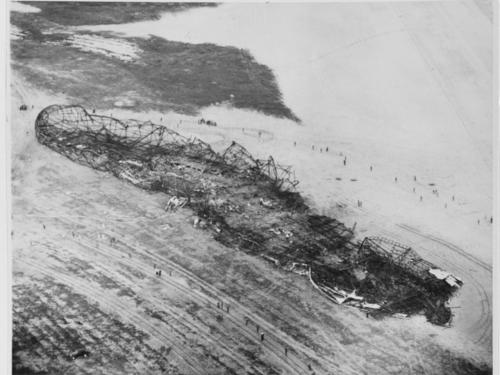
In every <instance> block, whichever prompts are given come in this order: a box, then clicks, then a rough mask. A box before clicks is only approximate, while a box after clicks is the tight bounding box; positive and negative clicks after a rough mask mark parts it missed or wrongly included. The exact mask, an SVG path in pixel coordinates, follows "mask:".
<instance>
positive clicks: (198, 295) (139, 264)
mask: <svg viewBox="0 0 500 375" xmlns="http://www.w3.org/2000/svg"><path fill="white" fill-rule="evenodd" d="M54 219H55V218H54ZM68 219H69V218H67V217H66V218H65V221H62V220H61V219H60V218H59V219H56V220H57V221H60V222H61V224H66V225H67V224H68V221H70V220H71V219H69V220H68ZM109 236H110V237H111V236H117V237H118V238H119V236H118V234H114V233H110V234H109ZM122 239H123V238H122ZM70 240H71V239H70ZM74 243H75V244H79V245H80V246H84V247H85V248H87V249H88V250H92V251H95V252H98V253H101V254H102V255H103V256H105V257H110V256H111V257H113V258H116V259H117V260H118V261H119V262H120V263H125V264H127V265H129V266H130V267H134V268H136V269H140V270H142V271H144V272H145V273H150V272H151V264H153V262H156V263H157V264H159V265H160V264H162V263H164V259H163V258H155V259H150V260H148V261H147V264H146V263H144V261H142V260H140V259H139V258H138V257H137V256H138V255H139V257H141V258H144V253H142V254H141V252H140V251H137V250H138V249H135V248H132V247H130V250H131V251H133V253H134V258H133V259H129V258H127V257H124V256H123V255H124V252H123V250H118V249H115V248H114V247H112V246H107V245H106V244H104V243H102V242H101V243H99V244H98V246H95V245H96V244H94V242H92V241H90V240H88V241H86V240H85V239H84V238H82V236H78V239H77V240H74ZM127 251H129V250H127ZM127 251H125V253H126V252H127ZM141 255H142V256H141ZM147 258H149V255H146V259H147ZM170 266H172V265H170ZM172 268H174V267H172ZM174 269H175V271H176V272H177V273H181V272H180V270H179V269H178V268H177V267H175V268H174ZM183 276H184V277H185V276H186V275H185V274H183ZM189 281H190V282H194V283H195V284H197V283H196V281H194V280H193V279H192V278H190V279H189ZM158 282H160V283H162V284H167V285H169V286H173V287H174V288H176V289H178V290H179V291H180V292H181V293H182V294H184V295H187V296H191V297H192V298H193V299H194V300H199V301H201V303H202V304H203V303H212V304H213V299H212V297H207V296H206V295H204V294H203V292H202V291H198V290H195V289H193V288H190V287H186V286H185V285H184V284H183V283H178V282H176V281H173V280H171V279H169V278H161V279H158ZM203 289H205V288H203ZM203 289H202V290H203ZM236 310H237V308H236V306H235V303H234V301H232V302H231V313H234V312H236ZM225 319H228V320H230V321H231V322H232V323H233V324H234V325H236V327H237V328H239V329H240V331H241V333H242V334H243V336H244V337H246V338H247V339H249V340H251V341H253V342H254V343H255V344H261V345H262V346H264V347H266V349H268V350H269V352H268V354H271V355H272V356H274V357H275V359H276V360H277V361H278V363H280V364H281V366H282V367H283V368H284V369H286V370H285V371H286V373H287V374H293V373H295V374H303V373H306V372H307V369H306V367H305V365H304V364H303V363H301V362H299V361H298V360H297V359H295V358H293V357H291V356H289V357H288V358H286V361H284V358H282V357H284V355H283V353H282V351H283V347H282V346H281V345H280V344H278V343H275V342H274V341H275V340H274V339H273V338H272V331H271V330H269V331H268V333H266V340H265V341H264V343H259V341H258V338H257V337H255V334H254V332H253V330H251V329H250V327H244V325H243V323H242V322H243V320H242V322H240V321H239V320H236V319H235V318H233V317H232V315H228V316H225ZM195 329H196V328H195ZM245 331H246V332H245ZM270 334H271V335H270ZM206 340H207V341H208V342H212V344H215V342H213V340H212V339H210V338H209V337H206ZM221 345H222V343H217V347H220V346H221ZM291 345H293V344H291ZM222 347H223V348H224V347H225V348H224V349H226V350H227V351H228V352H227V353H226V354H227V355H228V357H229V358H231V357H233V358H234V357H236V358H234V360H235V362H236V363H240V364H241V363H244V362H247V361H246V360H245V359H244V358H242V357H241V355H240V354H239V353H235V352H234V351H232V350H231V348H229V347H227V346H225V345H222ZM278 353H279V354H278ZM273 362H275V361H273ZM290 364H293V367H290ZM297 369H299V370H297ZM253 370H254V372H255V371H257V372H258V373H260V371H258V369H256V368H253Z"/></svg>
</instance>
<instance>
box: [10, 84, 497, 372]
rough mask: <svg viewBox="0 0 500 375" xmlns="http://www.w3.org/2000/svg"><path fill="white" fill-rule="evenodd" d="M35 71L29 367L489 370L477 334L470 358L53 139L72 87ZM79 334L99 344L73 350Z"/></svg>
mask: <svg viewBox="0 0 500 375" xmlns="http://www.w3.org/2000/svg"><path fill="white" fill-rule="evenodd" d="M21 83H22V81H19V80H18V81H17V86H18V87H22V88H21V89H20V91H24V92H25V93H29V94H28V95H29V96H30V97H33V98H35V97H38V98H39V99H38V100H37V102H36V104H37V105H36V106H35V109H33V110H29V111H27V112H19V111H17V110H16V107H17V104H18V103H20V102H21V101H17V100H16V101H14V106H15V107H14V108H13V114H14V115H15V116H16V117H15V120H14V121H15V123H16V124H17V125H18V126H16V127H15V128H14V129H13V137H14V138H13V139H19V140H20V142H17V141H15V142H14V143H13V146H14V149H13V154H14V160H13V197H14V198H13V207H14V211H13V221H14V223H13V227H14V233H13V241H14V294H15V297H14V311H15V315H17V318H16V320H15V326H14V333H15V334H16V333H18V335H15V337H16V338H15V347H16V348H18V349H19V352H18V353H17V352H16V356H15V358H16V359H17V360H18V362H15V363H14V365H15V366H16V367H17V368H19V369H20V368H29V369H31V370H30V371H33V372H35V373H36V371H38V372H41V373H43V371H46V372H47V373H63V371H62V370H60V371H61V372H58V371H59V370H58V369H61V368H63V367H65V366H68V368H70V369H71V371H70V373H106V374H109V373H121V372H122V371H124V370H125V371H130V372H132V373H134V372H137V373H140V372H142V371H148V372H150V373H160V372H161V369H162V368H164V369H166V370H168V371H170V373H176V371H179V372H180V373H188V374H192V373H200V374H205V373H212V374H217V373H231V372H232V371H234V372H235V373H274V372H276V373H287V374H289V373H291V374H293V373H297V374H304V373H309V372H310V371H309V369H308V365H311V368H312V369H313V371H315V372H316V373H330V372H331V371H334V372H335V373H340V374H359V373H371V374H374V373H380V374H386V373H398V374H400V373H403V374H404V373H407V374H414V373H435V374H439V373H457V374H460V373H463V374H467V373H488V371H487V369H486V368H484V369H482V370H481V367H482V366H483V365H481V362H482V360H481V354H480V352H477V351H476V350H475V349H474V348H473V347H469V348H467V349H468V353H467V355H466V357H467V358H469V359H468V360H465V361H464V360H462V359H460V357H462V356H465V352H461V351H460V350H459V349H457V348H449V349H446V346H444V347H443V346H442V344H439V343H438V342H436V341H434V339H433V338H434V337H439V335H440V332H441V331H442V330H446V328H438V327H430V326H429V325H428V324H426V323H425V322H423V321H418V320H417V321H413V322H412V324H411V325H412V326H413V328H410V326H409V325H408V322H407V321H405V320H398V319H389V320H382V321H376V320H373V319H372V318H366V317H365V315H364V314H362V313H361V312H359V311H357V310H356V309H352V308H347V307H342V306H337V305H334V304H332V303H331V302H329V301H328V300H327V299H325V298H324V297H323V296H321V295H319V294H318V293H317V292H315V291H314V289H313V288H312V286H311V285H310V283H309V282H308V281H307V280H306V279H304V278H302V277H300V276H298V275H295V274H293V273H292V274H290V273H283V271H280V270H278V269H274V268H273V267H272V266H270V265H269V264H268V263H267V262H265V261H264V260H259V259H256V258H254V257H251V256H247V255H245V254H244V253H242V252H239V251H237V250H234V249H230V248H227V247H224V246H221V245H220V244H219V243H217V242H215V241H214V240H212V239H211V238H210V236H209V235H208V234H206V233H205V232H203V231H199V230H197V229H194V228H193V227H192V224H191V223H192V214H190V213H189V211H185V210H179V211H177V212H175V213H166V212H165V211H164V209H163V207H164V206H165V204H166V200H167V199H166V198H165V196H163V195H162V194H155V193H148V192H145V191H143V190H141V189H138V188H135V187H133V186H131V185H129V184H127V183H125V182H123V181H118V180H116V179H115V178H114V177H110V176H107V175H105V174H103V173H101V172H96V171H93V170H91V169H88V168H85V167H81V166H78V165H75V164H74V163H72V162H70V161H69V160H67V159H66V158H64V157H62V156H59V155H57V154H54V153H53V152H52V151H50V150H48V149H45V148H43V147H41V146H40V145H38V144H37V143H36V141H35V139H34V135H33V127H32V122H33V121H34V117H35V116H36V114H37V113H38V112H37V110H38V109H41V108H42V107H43V106H45V104H48V102H52V101H54V100H58V101H62V100H63V98H50V97H47V96H46V95H44V94H42V93H41V92H39V91H33V89H29V88H27V87H28V86H26V85H25V84H23V86H19V85H20V84H21ZM16 96H17V94H16ZM26 132H29V134H26ZM112 238H115V239H116V241H114V242H112V241H111V239H112ZM155 265H156V267H157V268H160V269H162V271H163V273H162V276H161V277H158V276H156V275H155V273H154V272H155V269H154V266H155ZM171 272H172V273H171ZM26 288H29V289H30V290H31V292H28V291H27V290H26ZM39 289H40V290H44V292H43V293H42V294H38V293H35V292H33V291H36V290H39ZM50 291H61V292H62V294H56V295H54V294H52V293H51V292H50ZM23 301H24V302H23ZM26 301H30V302H29V303H28V305H26ZM70 301H71V302H70ZM218 302H221V303H223V304H224V306H229V307H230V311H229V313H227V311H223V310H221V309H220V308H217V303H218ZM36 306H39V307H36ZM40 309H41V310H40ZM55 311H57V314H56V312H55ZM41 312H43V313H44V314H45V315H43V314H41ZM63 318H64V319H63ZM247 318H248V323H247V325H245V322H246V320H247ZM34 319H35V320H34ZM37 319H40V321H39V320H37ZM77 321H79V322H81V323H82V324H79V323H78V322H77ZM257 326H259V330H260V332H264V333H265V340H264V342H263V343H261V342H260V341H259V339H260V337H259V334H258V333H257V332H256V329H257ZM416 326H418V327H419V329H415V328H416ZM22 327H24V328H22ZM103 327H110V328H109V330H108V329H107V328H106V329H104V328H103ZM23 330H28V332H29V334H28V335H26V334H25V332H26V331H23ZM118 331H120V334H119V335H118V334H113V332H118ZM95 335H97V336H95ZM102 335H104V336H102ZM56 337H60V338H59V339H55V338H56ZM64 337H66V338H64ZM162 347H163V348H162ZM285 347H287V348H289V352H288V356H287V357H286V356H285V355H284V348H285ZM79 348H85V349H86V350H88V351H89V352H90V355H89V357H87V359H84V358H80V359H77V360H75V361H72V360H70V355H71V354H72V353H73V352H74V351H76V350H78V349H79ZM457 350H458V351H457ZM109 358H112V359H116V360H112V361H111V360H108V359H109ZM154 358H157V360H156V361H155V360H154ZM474 358H475V359H474ZM471 361H472V362H471ZM103 363H104V364H103ZM473 363H476V364H475V365H474V364H473ZM484 371H486V372H484ZM21 373H22V371H21Z"/></svg>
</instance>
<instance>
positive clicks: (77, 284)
mask: <svg viewBox="0 0 500 375" xmlns="http://www.w3.org/2000/svg"><path fill="white" fill-rule="evenodd" d="M17 261H18V262H20V263H22V264H23V265H24V266H25V267H27V268H31V269H32V270H33V271H35V273H36V274H39V275H44V276H46V277H49V278H51V279H55V280H57V281H59V282H61V283H62V284H64V285H66V286H68V287H71V288H73V289H74V290H75V291H76V292H79V293H81V294H83V295H84V296H87V298H91V299H93V300H95V301H96V302H98V303H99V305H100V306H103V307H104V308H105V309H106V310H108V311H110V312H115V313H118V314H120V315H121V316H122V317H124V318H125V319H126V320H127V321H128V322H129V323H131V324H133V325H135V326H138V327H141V328H142V329H144V331H145V332H146V333H148V334H149V335H150V336H151V337H152V338H153V339H154V340H155V341H156V342H157V345H158V346H161V345H162V344H163V343H165V342H169V343H171V344H172V350H171V352H173V353H174V354H176V358H177V359H178V360H180V362H182V363H183V364H184V365H185V366H184V367H187V368H189V369H190V370H191V372H190V373H193V374H199V375H203V374H205V371H204V368H202V367H197V365H198V366H199V364H197V363H195V364H193V363H192V361H190V360H188V359H187V358H185V357H187V355H186V353H182V352H180V351H179V350H178V349H177V348H176V347H175V343H174V342H172V340H171V339H170V337H169V335H167V334H163V333H162V332H161V331H159V330H158V329H157V327H155V326H154V325H152V324H150V323H149V322H148V321H147V320H146V319H144V318H142V317H141V316H140V315H138V314H133V313H130V312H128V311H129V310H128V307H127V306H126V305H124V304H122V303H119V302H118V301H110V300H109V299H107V298H104V297H103V296H100V295H99V294H98V293H96V290H95V289H93V288H91V287H90V286H89V285H88V284H87V283H84V282H81V281H78V280H75V279H74V278H71V277H68V276H65V275H62V274H61V273H53V272H49V271H48V270H47V269H46V268H45V267H44V266H42V265H41V264H39V263H35V262H34V261H28V260H27V259H18V260H17Z"/></svg>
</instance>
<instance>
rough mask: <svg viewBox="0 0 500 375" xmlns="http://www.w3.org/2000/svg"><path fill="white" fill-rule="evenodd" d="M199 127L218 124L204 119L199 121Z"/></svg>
mask: <svg viewBox="0 0 500 375" xmlns="http://www.w3.org/2000/svg"><path fill="white" fill-rule="evenodd" d="M198 125H208V126H217V123H216V122H215V121H212V120H205V119H204V118H201V119H199V120H198Z"/></svg>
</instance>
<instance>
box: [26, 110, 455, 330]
mask: <svg viewBox="0 0 500 375" xmlns="http://www.w3.org/2000/svg"><path fill="white" fill-rule="evenodd" d="M35 129H36V136H37V139H38V141H39V142H40V143H41V144H43V145H45V146H47V147H49V148H51V149H53V150H54V151H56V152H58V153H60V154H62V155H64V156H66V157H67V158H69V159H71V160H73V161H75V162H77V163H79V164H82V165H86V166H89V167H91V168H94V169H96V170H100V171H106V172H109V173H112V174H113V175H114V176H116V177H118V178H120V179H122V180H125V181H127V182H130V183H132V184H134V185H136V186H138V187H140V188H142V189H147V190H151V191H160V192H163V193H165V194H167V195H168V196H169V200H168V203H167V204H166V210H167V211H169V210H175V209H176V208H177V207H184V206H185V207H186V208H189V209H191V210H193V211H194V213H195V214H196V218H195V219H194V221H193V225H194V226H195V227H196V228H201V229H206V230H210V231H211V232H212V233H213V236H214V238H215V239H216V240H217V241H219V242H221V243H222V244H224V245H226V246H230V247H234V248H237V249H240V250H241V251H244V252H246V253H248V254H252V255H259V256H262V257H263V258H264V259H266V260H268V261H270V262H272V264H274V265H275V266H276V267H279V268H281V269H283V270H285V271H289V272H294V273H297V274H299V275H302V276H304V277H308V278H309V280H310V282H311V283H312V285H313V286H314V288H316V289H317V290H318V291H319V292H320V293H322V294H323V295H324V296H325V297H327V298H328V299H329V300H331V301H332V302H334V303H337V304H345V305H352V306H356V307H358V308H361V309H363V310H365V311H367V312H368V313H370V314H372V315H373V316H387V315H394V316H398V317H402V316H408V315H412V314H417V313H423V314H425V316H426V317H427V319H428V320H429V321H430V322H432V323H435V324H449V322H450V321H451V317H452V314H451V310H450V308H449V307H448V306H447V302H448V300H449V298H450V297H451V296H452V295H453V293H454V292H455V291H456V290H457V288H459V287H460V286H461V284H462V281H461V280H460V279H459V278H457V277H455V276H453V275H451V274H450V273H449V272H446V271H443V270H441V269H439V268H438V267H436V266H435V265H433V264H431V263H429V262H427V261H425V260H424V259H422V258H421V257H420V256H419V255H418V254H417V252H416V251H415V250H414V249H411V248H409V247H406V246H404V245H403V244H399V243H396V242H394V241H391V240H389V239H384V238H378V237H370V238H365V239H364V240H363V241H361V242H360V241H357V240H356V239H355V238H354V233H353V230H352V229H350V228H347V227H346V226H344V225H343V224H342V223H340V222H339V221H337V220H335V219H333V218H330V217H327V216H322V215H316V214H314V213H313V212H312V210H311V209H310V208H309V207H308V206H307V204H306V203H305V201H304V199H303V198H302V196H301V195H300V194H299V193H298V192H296V191H295V187H296V186H297V184H298V181H297V180H296V179H295V177H294V175H293V171H292V169H291V168H290V167H286V166H282V165H279V164H278V163H276V162H275V160H274V159H273V158H272V157H269V158H268V159H267V160H258V159H255V158H254V157H253V156H252V155H251V154H250V153H249V152H248V151H247V150H246V149H245V148H244V147H242V146H241V145H239V144H237V143H235V142H233V143H232V144H231V145H230V146H229V147H228V148H227V149H226V150H225V151H224V152H223V153H221V154H219V153H216V152H215V151H214V150H212V148H211V147H210V145H208V144H207V143H205V142H203V141H201V140H199V139H188V138H186V137H183V136H182V135H181V134H179V133H177V132H175V131H173V130H171V129H169V128H168V127H165V126H161V125H156V124H153V123H151V122H139V121H135V120H127V121H121V120H118V119H115V118H112V117H108V116H101V115H96V114H89V113H88V112H87V111H86V110H85V109H84V108H83V107H80V106H59V105H53V106H50V107H47V108H45V109H44V110H43V111H41V112H40V114H39V115H38V117H37V119H36V123H35Z"/></svg>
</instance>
